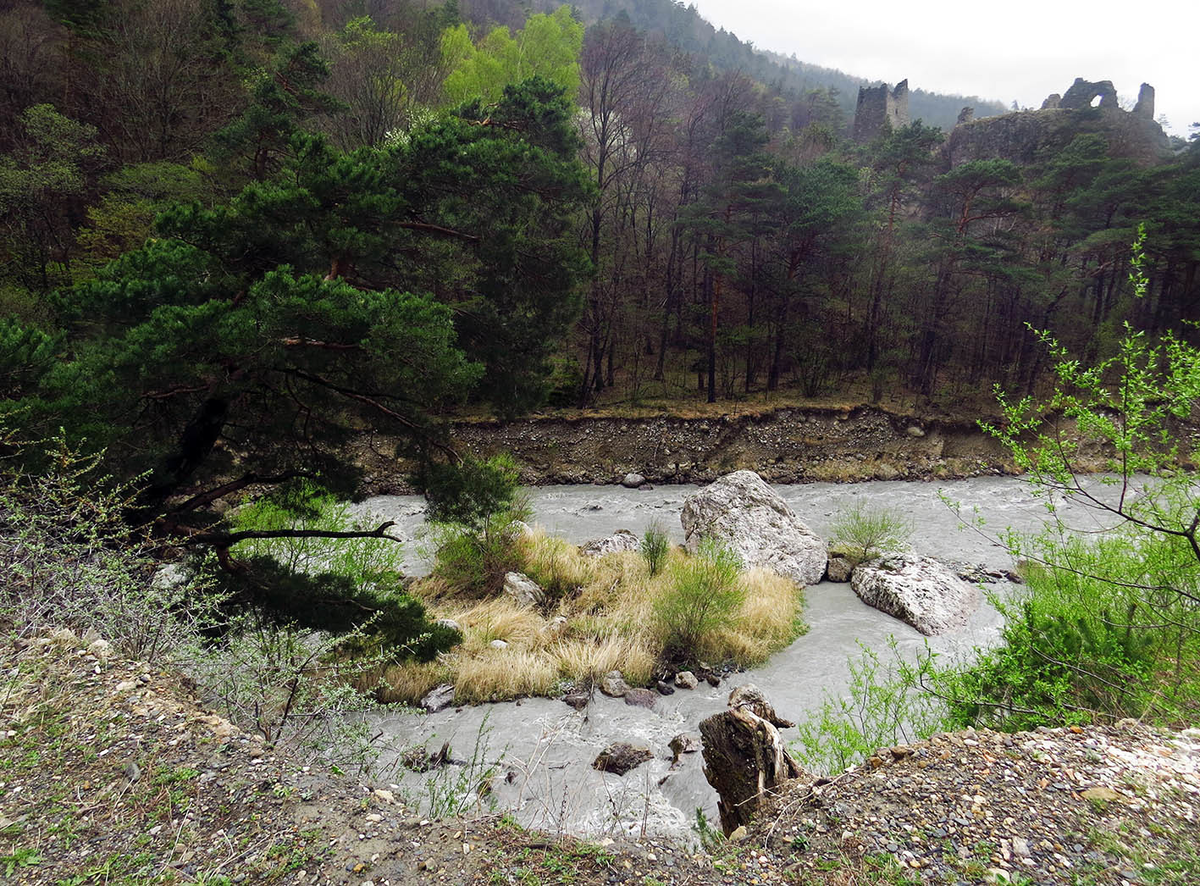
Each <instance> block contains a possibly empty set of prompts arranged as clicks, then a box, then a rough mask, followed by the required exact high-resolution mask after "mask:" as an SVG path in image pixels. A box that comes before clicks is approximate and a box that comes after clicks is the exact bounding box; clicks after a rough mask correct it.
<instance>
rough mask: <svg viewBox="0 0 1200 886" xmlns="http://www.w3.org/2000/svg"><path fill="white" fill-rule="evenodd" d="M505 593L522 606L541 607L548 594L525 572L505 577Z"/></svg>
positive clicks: (511, 573) (512, 573)
mask: <svg viewBox="0 0 1200 886" xmlns="http://www.w3.org/2000/svg"><path fill="white" fill-rule="evenodd" d="M504 593H506V594H508V596H510V597H512V598H513V599H514V600H516V601H517V602H518V603H520V604H521V605H522V606H540V605H541V604H543V603H545V602H546V593H545V592H544V591H543V590H542V589H541V588H540V587H538V583H537V582H536V581H534V580H533V579H532V578H530V577H529V576H528V575H525V573H523V572H510V573H508V574H507V575H505V576H504Z"/></svg>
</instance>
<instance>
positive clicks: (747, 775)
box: [700, 685, 802, 835]
mask: <svg viewBox="0 0 1200 886" xmlns="http://www.w3.org/2000/svg"><path fill="white" fill-rule="evenodd" d="M793 725H795V724H793V723H791V722H790V721H788V720H784V719H783V718H782V717H780V716H779V715H778V714H776V713H775V709H774V708H772V707H771V705H770V703H769V702H768V701H767V700H766V699H765V698H764V697H763V694H762V692H760V691H759V689H758V688H757V687H756V686H753V685H746V686H739V687H738V688H737V689H734V690H733V692H731V693H730V695H729V710H727V711H724V712H723V713H720V714H714V715H713V716H711V717H709V718H708V719H706V720H704V721H703V722H701V723H700V739H701V741H702V742H703V745H704V748H703V753H704V777H705V778H707V779H708V783H709V784H710V785H712V786H713V788H715V789H716V791H717V795H718V796H719V797H720V799H719V800H718V802H717V810H718V811H719V812H720V814H721V829H722V830H723V831H724V832H725V834H726V835H729V834H731V833H732V832H733V831H734V830H736V829H737V828H738V826H739V825H744V824H747V823H749V821H750V819H751V817H752V816H753V815H754V813H755V812H756V811H757V810H758V805H759V802H760V801H761V800H762V797H763V795H764V794H766V793H767V792H769V791H773V790H774V789H775V788H776V787H777V786H778V785H780V784H781V783H783V782H785V781H787V780H788V779H791V778H798V777H799V776H800V775H801V774H802V770H801V769H800V764H798V763H797V762H796V761H795V759H793V757H792V755H791V754H789V753H788V750H787V748H786V747H785V746H784V743H783V738H782V736H780V734H779V729H781V728H786V727H788V726H793Z"/></svg>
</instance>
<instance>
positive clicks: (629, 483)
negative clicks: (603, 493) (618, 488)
mask: <svg viewBox="0 0 1200 886" xmlns="http://www.w3.org/2000/svg"><path fill="white" fill-rule="evenodd" d="M645 484H646V478H645V477H643V476H642V475H641V474H626V475H625V479H624V480H622V481H621V485H622V486H624V487H625V488H626V489H637V488H638V487H639V486H644V485H645Z"/></svg>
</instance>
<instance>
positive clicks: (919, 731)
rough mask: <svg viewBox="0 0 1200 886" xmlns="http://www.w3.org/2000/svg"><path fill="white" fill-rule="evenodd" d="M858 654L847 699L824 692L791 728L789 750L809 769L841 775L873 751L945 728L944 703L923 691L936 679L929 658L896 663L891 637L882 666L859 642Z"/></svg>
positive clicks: (898, 654) (851, 670)
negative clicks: (797, 736) (818, 704)
mask: <svg viewBox="0 0 1200 886" xmlns="http://www.w3.org/2000/svg"><path fill="white" fill-rule="evenodd" d="M859 648H860V649H861V655H860V656H859V658H858V660H857V661H854V660H851V662H850V687H849V695H846V696H840V697H833V696H830V695H828V694H826V696H825V698H824V699H823V701H822V702H821V708H820V710H819V711H818V712H817V713H816V714H814V715H813V716H811V717H809V718H808V719H807V720H805V721H804V722H802V723H799V724H797V727H796V728H797V731H799V733H800V739H799V741H798V742H796V743H794V744H793V745H792V751H793V752H794V753H795V754H796V756H797V758H799V760H800V761H801V762H802V763H803V764H804V765H805V766H806V767H808V768H809V769H811V770H813V771H816V772H821V773H824V774H827V775H828V774H833V773H836V772H841V771H843V770H844V769H846V768H847V767H849V766H853V765H855V764H857V763H860V762H862V761H863V760H864V759H866V758H867V757H868V756H870V755H871V754H872V753H874V752H875V750H876V749H877V748H881V747H887V746H889V745H895V744H908V743H910V742H912V741H914V740H916V739H921V738H928V737H929V736H930V735H932V734H933V733H935V732H939V731H941V730H943V729H945V728H946V726H947V714H946V708H945V705H944V704H943V703H942V702H941V701H940V700H939V699H938V698H937V697H935V696H934V695H931V694H929V693H928V692H927V691H926V686H927V685H928V684H930V683H935V682H937V680H938V675H939V671H938V670H937V669H936V668H935V667H934V661H933V656H932V655H931V654H929V653H928V651H927V652H926V654H925V655H923V656H921V657H920V658H919V659H918V660H917V662H916V663H909V662H906V661H904V660H903V659H901V657H900V653H899V650H898V649H897V646H896V638H895V637H889V638H888V650H889V652H890V656H889V658H890V659H891V660H890V661H888V662H885V661H883V660H881V659H880V656H879V653H877V652H876V651H875V650H873V649H868V648H867V647H866V646H863V645H862V644H861V643H860V644H859Z"/></svg>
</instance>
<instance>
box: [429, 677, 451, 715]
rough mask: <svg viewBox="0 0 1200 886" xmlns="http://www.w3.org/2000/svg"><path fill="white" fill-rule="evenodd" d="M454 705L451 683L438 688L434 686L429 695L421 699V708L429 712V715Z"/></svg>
mask: <svg viewBox="0 0 1200 886" xmlns="http://www.w3.org/2000/svg"><path fill="white" fill-rule="evenodd" d="M453 703H454V685H453V684H451V683H443V684H441V685H440V686H435V687H433V689H431V690H430V691H429V693H428V694H427V695H426V696H425V697H424V698H423V699H421V707H423V708H424V709H425V710H427V711H429V713H431V714H436V713H437V712H438V711H441V710H444V709H446V708H448V707H450V705H452V704H453Z"/></svg>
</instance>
